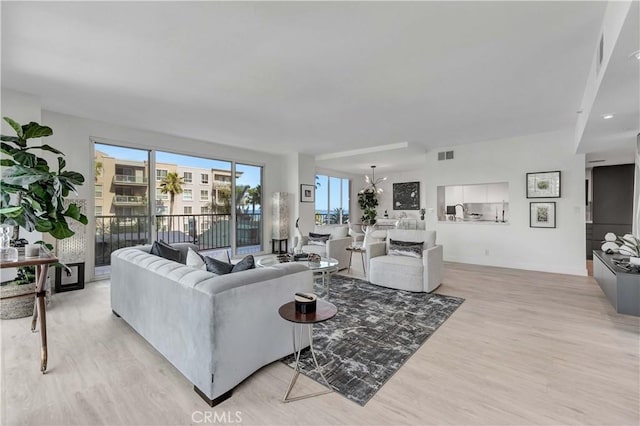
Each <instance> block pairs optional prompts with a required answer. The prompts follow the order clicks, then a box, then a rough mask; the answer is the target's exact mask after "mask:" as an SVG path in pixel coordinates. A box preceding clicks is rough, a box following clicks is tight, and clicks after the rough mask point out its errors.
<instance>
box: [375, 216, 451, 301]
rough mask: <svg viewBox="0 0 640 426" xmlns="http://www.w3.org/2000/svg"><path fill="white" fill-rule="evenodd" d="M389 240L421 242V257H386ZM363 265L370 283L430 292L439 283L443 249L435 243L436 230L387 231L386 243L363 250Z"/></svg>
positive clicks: (440, 280)
mask: <svg viewBox="0 0 640 426" xmlns="http://www.w3.org/2000/svg"><path fill="white" fill-rule="evenodd" d="M390 240H397V241H412V242H424V251H423V252H422V258H415V257H409V256H391V255H389V254H388V253H389V241H390ZM367 263H368V265H369V267H368V268H367V278H368V280H369V282H370V283H372V284H376V285H381V286H384V287H391V288H397V289H399V290H408V291H416V292H427V293H431V292H432V291H434V290H435V289H436V288H438V287H439V286H440V283H441V282H442V273H443V270H444V262H443V250H442V246H441V245H437V244H436V231H421V230H406V229H390V230H389V231H388V233H387V241H385V242H380V243H373V244H371V245H369V246H368V247H367Z"/></svg>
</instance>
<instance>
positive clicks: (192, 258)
mask: <svg viewBox="0 0 640 426" xmlns="http://www.w3.org/2000/svg"><path fill="white" fill-rule="evenodd" d="M186 265H187V266H191V267H192V268H196V269H203V270H205V271H206V270H207V264H206V263H204V259H203V258H202V255H200V254H199V253H198V252H197V251H195V250H193V249H192V248H191V247H189V248H188V250H187V262H186Z"/></svg>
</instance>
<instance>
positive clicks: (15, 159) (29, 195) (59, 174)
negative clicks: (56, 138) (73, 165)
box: [0, 117, 87, 318]
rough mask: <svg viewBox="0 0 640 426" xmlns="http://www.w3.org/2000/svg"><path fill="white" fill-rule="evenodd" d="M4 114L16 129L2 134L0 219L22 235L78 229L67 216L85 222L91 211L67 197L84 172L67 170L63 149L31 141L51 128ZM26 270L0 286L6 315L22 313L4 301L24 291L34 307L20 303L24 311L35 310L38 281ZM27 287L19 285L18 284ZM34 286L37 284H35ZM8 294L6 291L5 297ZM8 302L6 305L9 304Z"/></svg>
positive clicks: (24, 313) (57, 236)
mask: <svg viewBox="0 0 640 426" xmlns="http://www.w3.org/2000/svg"><path fill="white" fill-rule="evenodd" d="M4 120H5V121H6V122H7V123H8V124H9V125H10V126H11V128H12V129H13V130H14V131H15V133H16V135H15V136H5V135H1V136H0V139H1V141H2V143H1V147H0V152H2V159H1V160H0V167H1V170H2V177H1V179H0V223H2V224H9V225H12V226H13V227H14V232H13V239H14V240H17V239H18V238H19V237H20V228H21V227H22V228H24V229H26V230H27V231H38V232H42V233H43V234H49V235H51V237H53V238H54V239H56V240H61V239H64V238H69V237H71V236H72V235H73V234H74V232H73V231H72V230H71V229H70V228H69V225H68V224H67V218H69V219H73V220H77V221H79V222H80V223H82V224H84V225H86V224H87V217H86V216H85V215H84V214H82V213H81V212H80V208H79V207H78V205H77V204H75V203H69V204H68V205H66V206H65V199H66V198H67V197H68V196H69V194H71V193H76V186H77V185H82V184H83V183H84V176H82V174H80V173H78V172H73V171H68V170H65V167H66V161H65V159H64V154H63V153H62V152H60V151H59V150H57V149H55V148H53V147H51V146H49V145H32V146H29V139H36V138H44V137H48V136H51V135H52V134H53V130H52V129H51V128H50V127H47V126H42V125H40V124H38V123H35V122H30V123H29V124H25V125H20V124H18V123H17V122H16V121H14V120H12V119H11V118H9V117H4ZM35 150H41V151H47V152H49V153H51V154H53V155H55V156H57V167H56V168H54V169H52V168H51V167H50V166H49V164H48V162H47V160H45V159H44V158H42V157H39V156H37V155H36V154H34V153H33V151H35ZM27 277H29V275H28V273H27V272H26V271H24V270H23V271H22V275H20V274H19V275H18V279H16V280H12V281H10V282H7V283H2V284H3V285H1V286H0V305H2V306H1V307H0V310H1V311H2V313H3V317H5V316H6V315H8V316H10V317H12V318H18V317H19V316H16V314H18V313H16V312H13V313H12V312H10V309H8V306H5V302H6V304H8V303H9V300H11V301H12V302H11V304H12V305H15V303H13V302H15V300H14V299H16V298H17V297H20V295H21V294H23V293H24V294H25V295H26V296H24V299H25V301H27V300H28V299H31V301H30V303H31V304H30V308H29V304H28V303H27V304H26V306H22V307H21V309H20V313H19V314H20V315H21V316H28V315H30V314H31V313H32V312H33V297H32V294H33V292H34V287H33V284H32V283H27V280H25V278H27ZM16 285H17V286H19V287H23V288H24V290H22V289H17V288H16V287H15V286H16ZM31 287H33V288H31ZM5 296H6V297H5ZM5 308H7V309H5Z"/></svg>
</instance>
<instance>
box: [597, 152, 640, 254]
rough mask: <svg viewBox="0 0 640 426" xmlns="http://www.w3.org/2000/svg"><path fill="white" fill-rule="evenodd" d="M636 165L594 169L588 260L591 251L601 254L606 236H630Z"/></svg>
mask: <svg viewBox="0 0 640 426" xmlns="http://www.w3.org/2000/svg"><path fill="white" fill-rule="evenodd" d="M633 182H634V165H633V164H622V165H617V166H603V167H594V168H593V173H592V178H591V184H592V185H593V215H592V218H593V225H592V226H591V232H589V227H588V226H587V257H588V258H591V250H589V248H591V249H592V250H599V249H600V247H601V245H602V241H603V240H604V235H605V234H606V233H607V232H613V233H614V234H616V235H624V234H628V233H630V232H631V227H632V223H633Z"/></svg>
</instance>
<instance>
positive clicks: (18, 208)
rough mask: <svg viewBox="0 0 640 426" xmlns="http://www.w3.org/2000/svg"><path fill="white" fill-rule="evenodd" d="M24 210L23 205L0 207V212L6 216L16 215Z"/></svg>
mask: <svg viewBox="0 0 640 426" xmlns="http://www.w3.org/2000/svg"><path fill="white" fill-rule="evenodd" d="M18 212H22V206H13V207H5V208H3V209H0V214H3V215H5V216H9V217H14V215H16V213H18Z"/></svg>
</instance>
